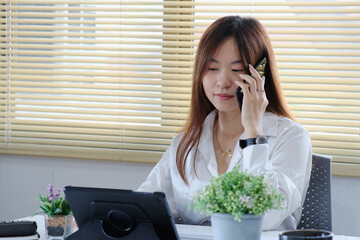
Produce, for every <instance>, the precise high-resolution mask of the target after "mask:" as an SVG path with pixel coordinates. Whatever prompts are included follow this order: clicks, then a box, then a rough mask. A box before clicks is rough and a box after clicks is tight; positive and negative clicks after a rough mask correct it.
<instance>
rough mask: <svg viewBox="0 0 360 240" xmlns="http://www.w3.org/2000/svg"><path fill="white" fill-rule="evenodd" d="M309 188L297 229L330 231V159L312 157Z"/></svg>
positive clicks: (327, 157) (314, 155) (322, 156)
mask: <svg viewBox="0 0 360 240" xmlns="http://www.w3.org/2000/svg"><path fill="white" fill-rule="evenodd" d="M312 161H313V163H312V169H311V177H310V183H309V188H308V190H307V193H306V198H305V202H304V205H303V209H302V213H301V218H300V223H299V225H298V227H297V229H322V230H327V231H332V221H331V157H330V156H325V155H319V154H313V156H312Z"/></svg>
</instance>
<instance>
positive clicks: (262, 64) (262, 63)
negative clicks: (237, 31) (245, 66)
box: [236, 57, 267, 110]
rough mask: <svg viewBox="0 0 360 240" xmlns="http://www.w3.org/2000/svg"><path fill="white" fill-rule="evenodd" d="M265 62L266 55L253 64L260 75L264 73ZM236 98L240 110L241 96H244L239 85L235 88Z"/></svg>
mask: <svg viewBox="0 0 360 240" xmlns="http://www.w3.org/2000/svg"><path fill="white" fill-rule="evenodd" d="M266 64H267V59H266V57H264V58H263V59H261V60H260V61H259V62H258V63H257V64H256V65H255V66H254V68H255V70H256V71H257V72H258V73H259V75H260V77H263V76H264V74H265V67H266ZM236 98H237V100H238V104H239V108H240V110H241V107H242V103H243V98H244V94H243V92H242V90H241V87H238V88H237V89H236Z"/></svg>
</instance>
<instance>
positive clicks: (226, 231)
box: [211, 213, 263, 240]
mask: <svg viewBox="0 0 360 240" xmlns="http://www.w3.org/2000/svg"><path fill="white" fill-rule="evenodd" d="M262 219H263V215H261V216H255V215H251V214H245V215H243V216H242V218H241V221H240V222H238V221H235V220H234V217H233V216H232V215H231V214H225V213H214V214H212V215H211V225H212V231H213V237H214V240H234V239H236V240H250V239H251V240H260V238H261V229H262Z"/></svg>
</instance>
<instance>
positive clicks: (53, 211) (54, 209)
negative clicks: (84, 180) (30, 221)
mask: <svg viewBox="0 0 360 240" xmlns="http://www.w3.org/2000/svg"><path fill="white" fill-rule="evenodd" d="M47 190H48V194H47V195H39V199H40V203H41V205H40V206H39V207H40V209H41V211H40V212H38V213H36V214H39V213H45V214H46V215H47V216H48V217H51V216H54V215H69V214H71V209H70V206H69V202H68V201H67V200H66V198H65V195H64V197H62V196H61V193H62V191H61V189H60V188H56V189H55V190H54V186H53V185H52V184H49V185H48V189H47Z"/></svg>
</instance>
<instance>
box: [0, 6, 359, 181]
mask: <svg viewBox="0 0 360 240" xmlns="http://www.w3.org/2000/svg"><path fill="white" fill-rule="evenodd" d="M359 13H360V1H359V0H354V1H340V0H339V1H334V0H329V1H326V0H324V1H310V0H309V1H290V0H283V1H280V0H279V1H245V0H242V1H227V0H223V1H210V0H183V1H182V0H177V1H176V0H174V1H167V0H163V1H161V0H157V1H151V0H142V1H133V0H124V1H116V0H111V1H106V0H104V1H96V0H81V1H76V0H71V1H59V0H52V1H44V0H39V1H36V2H34V1H28V0H6V1H4V0H2V1H1V19H0V20H1V23H0V24H1V29H0V31H1V36H0V39H1V47H0V51H1V56H0V92H1V97H0V124H1V125H0V140H1V142H0V148H1V149H0V152H2V153H8V154H30V155H43V156H56V157H73V158H86V159H103V160H121V161H140V162H152V163H155V162H157V161H158V160H159V159H160V157H161V155H162V153H163V152H164V151H165V149H166V148H167V147H168V146H169V144H170V141H171V138H172V136H174V135H175V134H176V133H177V132H178V131H179V130H180V129H181V126H182V125H183V124H184V122H185V119H186V117H187V113H188V107H189V103H190V93H191V73H192V66H193V60H194V55H195V52H196V47H197V44H198V41H199V38H200V36H201V34H202V32H203V31H204V30H205V28H206V27H207V26H208V25H209V24H210V23H211V22H213V21H214V20H215V19H217V18H219V17H221V16H224V15H242V16H252V17H256V18H258V19H259V20H260V21H261V22H262V23H263V24H264V25H265V27H266V29H267V30H268V33H269V35H270V38H271V40H272V44H273V47H274V50H275V54H276V59H277V64H278V68H279V73H280V75H281V82H282V87H283V90H284V93H285V95H286V100H287V101H288V103H289V105H290V107H291V109H292V111H293V113H294V115H295V116H296V118H297V121H298V122H299V123H301V124H302V125H304V126H305V127H306V128H307V130H308V131H309V133H310V135H311V138H312V143H313V151H314V152H316V153H320V154H327V155H331V156H333V173H334V174H336V175H346V176H360V173H359V172H360V171H359V170H360V80H359V79H360V43H359V42H360V29H359V26H360V14H359Z"/></svg>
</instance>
